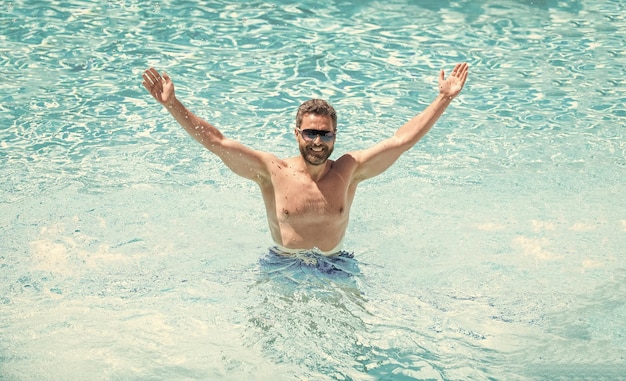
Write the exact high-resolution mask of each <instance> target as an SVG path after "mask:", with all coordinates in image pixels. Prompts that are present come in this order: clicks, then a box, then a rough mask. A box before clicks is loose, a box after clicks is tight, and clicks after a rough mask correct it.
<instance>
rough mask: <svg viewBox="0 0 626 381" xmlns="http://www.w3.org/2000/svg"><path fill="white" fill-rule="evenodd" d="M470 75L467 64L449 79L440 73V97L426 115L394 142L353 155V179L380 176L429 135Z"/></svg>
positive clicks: (399, 133) (411, 122) (401, 130)
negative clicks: (355, 165)
mask: <svg viewBox="0 0 626 381" xmlns="http://www.w3.org/2000/svg"><path fill="white" fill-rule="evenodd" d="M467 73H468V65H467V63H460V64H457V65H456V66H455V67H454V69H453V70H452V73H450V76H449V77H448V78H445V76H444V71H443V69H442V70H441V71H440V72H439V95H437V97H436V98H435V100H433V102H432V103H431V104H430V105H428V107H426V109H424V111H422V112H421V113H419V114H418V115H416V116H415V117H413V118H412V119H411V120H409V121H408V122H407V123H405V124H404V125H403V126H402V127H400V128H399V129H398V131H396V133H395V134H394V136H392V137H391V138H389V139H385V140H383V141H381V142H380V143H378V144H376V145H374V146H372V147H371V148H368V149H365V150H362V151H358V152H354V153H352V156H353V157H354V159H355V161H356V162H357V168H356V170H355V172H354V174H353V179H354V180H356V181H361V180H365V179H368V178H371V177H374V176H377V175H379V174H381V173H382V172H384V171H385V170H386V169H387V168H389V167H390V166H391V165H392V164H393V163H394V162H395V161H396V160H397V159H398V158H399V157H400V155H401V154H402V153H403V152H405V151H406V150H408V149H410V148H411V147H413V146H414V145H415V143H417V142H418V141H419V140H420V139H421V138H422V137H423V136H424V135H426V133H427V132H428V131H429V130H430V129H431V128H432V126H433V125H434V124H435V122H437V120H438V119H439V117H440V116H441V115H442V114H443V112H444V111H445V110H446V108H447V107H448V105H450V102H451V101H452V99H454V98H455V97H456V96H457V95H458V94H459V93H460V92H461V90H462V89H463V85H465V81H466V80H467Z"/></svg>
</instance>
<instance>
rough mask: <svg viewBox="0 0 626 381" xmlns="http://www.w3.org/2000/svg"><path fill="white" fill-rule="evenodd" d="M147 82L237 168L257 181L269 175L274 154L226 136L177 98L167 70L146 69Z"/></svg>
mask: <svg viewBox="0 0 626 381" xmlns="http://www.w3.org/2000/svg"><path fill="white" fill-rule="evenodd" d="M143 86H144V87H145V88H146V90H148V92H150V94H151V95H152V96H153V97H154V99H156V100H157V101H158V102H159V103H161V104H162V105H163V106H164V107H165V108H166V109H167V111H169V113H170V114H172V116H173V117H174V119H176V121H177V122H178V123H179V124H180V125H181V126H182V127H183V128H184V129H185V131H187V132H188V133H189V135H191V136H192V137H193V138H194V139H195V140H197V141H198V142H199V143H201V144H202V145H203V146H205V147H206V148H207V149H208V150H210V151H211V152H213V153H214V154H216V155H217V156H219V157H220V158H221V159H222V161H223V162H224V163H225V164H226V165H227V166H228V167H229V168H230V169H231V170H232V171H233V172H235V173H236V174H238V175H240V176H242V177H245V178H247V179H250V180H254V181H256V182H261V181H264V180H267V179H268V178H269V170H268V166H267V164H266V163H267V162H268V160H271V159H272V158H273V155H270V154H268V153H265V152H260V151H256V150H253V149H251V148H249V147H247V146H245V145H243V144H241V143H239V142H237V141H235V140H232V139H228V138H226V137H224V135H223V134H222V133H221V132H220V131H219V130H218V129H217V128H215V126H213V125H212V124H210V123H208V122H207V121H205V120H203V119H201V118H199V117H198V116H196V115H195V114H194V113H192V112H191V111H189V110H188V109H187V108H186V107H185V106H184V105H183V104H182V103H181V102H180V101H179V100H178V99H177V98H176V95H175V93H174V83H173V82H172V80H171V78H170V77H169V76H168V75H167V73H163V76H161V74H159V72H158V71H156V70H155V69H154V68H150V69H148V70H146V71H145V72H144V73H143Z"/></svg>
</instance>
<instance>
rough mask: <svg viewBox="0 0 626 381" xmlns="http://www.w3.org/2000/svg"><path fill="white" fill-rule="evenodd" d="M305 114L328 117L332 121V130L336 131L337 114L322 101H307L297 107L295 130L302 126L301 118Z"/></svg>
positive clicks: (328, 104)
mask: <svg viewBox="0 0 626 381" xmlns="http://www.w3.org/2000/svg"><path fill="white" fill-rule="evenodd" d="M306 114H315V115H326V116H330V119H332V121H333V129H334V130H335V131H337V112H336V111H335V109H334V108H333V106H331V105H330V103H328V102H326V101H325V100H323V99H309V100H308V101H306V102H304V103H303V104H301V105H300V107H298V113H297V114H296V128H300V126H301V125H302V118H304V116H305V115H306Z"/></svg>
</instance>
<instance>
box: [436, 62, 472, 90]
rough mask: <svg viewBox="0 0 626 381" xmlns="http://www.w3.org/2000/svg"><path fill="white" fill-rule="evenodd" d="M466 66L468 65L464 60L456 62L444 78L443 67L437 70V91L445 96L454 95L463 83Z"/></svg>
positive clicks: (465, 76)
mask: <svg viewBox="0 0 626 381" xmlns="http://www.w3.org/2000/svg"><path fill="white" fill-rule="evenodd" d="M468 68H469V65H468V64H467V63H466V62H463V63H460V64H456V66H455V67H454V69H452V73H450V76H449V77H448V78H445V76H444V72H443V69H441V71H440V72H439V92H440V93H441V94H443V95H445V96H446V97H450V98H454V97H456V96H457V95H458V94H459V93H460V92H461V90H462V89H463V85H465V81H466V80H467V71H468Z"/></svg>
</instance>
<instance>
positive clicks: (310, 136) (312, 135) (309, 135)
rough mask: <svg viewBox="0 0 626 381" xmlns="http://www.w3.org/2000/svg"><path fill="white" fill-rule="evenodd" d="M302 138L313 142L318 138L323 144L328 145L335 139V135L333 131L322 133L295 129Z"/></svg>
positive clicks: (320, 131)
mask: <svg viewBox="0 0 626 381" xmlns="http://www.w3.org/2000/svg"><path fill="white" fill-rule="evenodd" d="M297 130H298V132H299V133H300V135H301V136H302V138H303V139H304V140H306V141H313V140H315V139H316V138H317V137H318V136H319V137H320V138H321V139H322V141H323V142H324V143H330V142H332V141H333V140H334V139H335V136H336V135H337V134H335V133H334V132H333V131H322V130H301V129H299V128H298V129H297Z"/></svg>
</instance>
